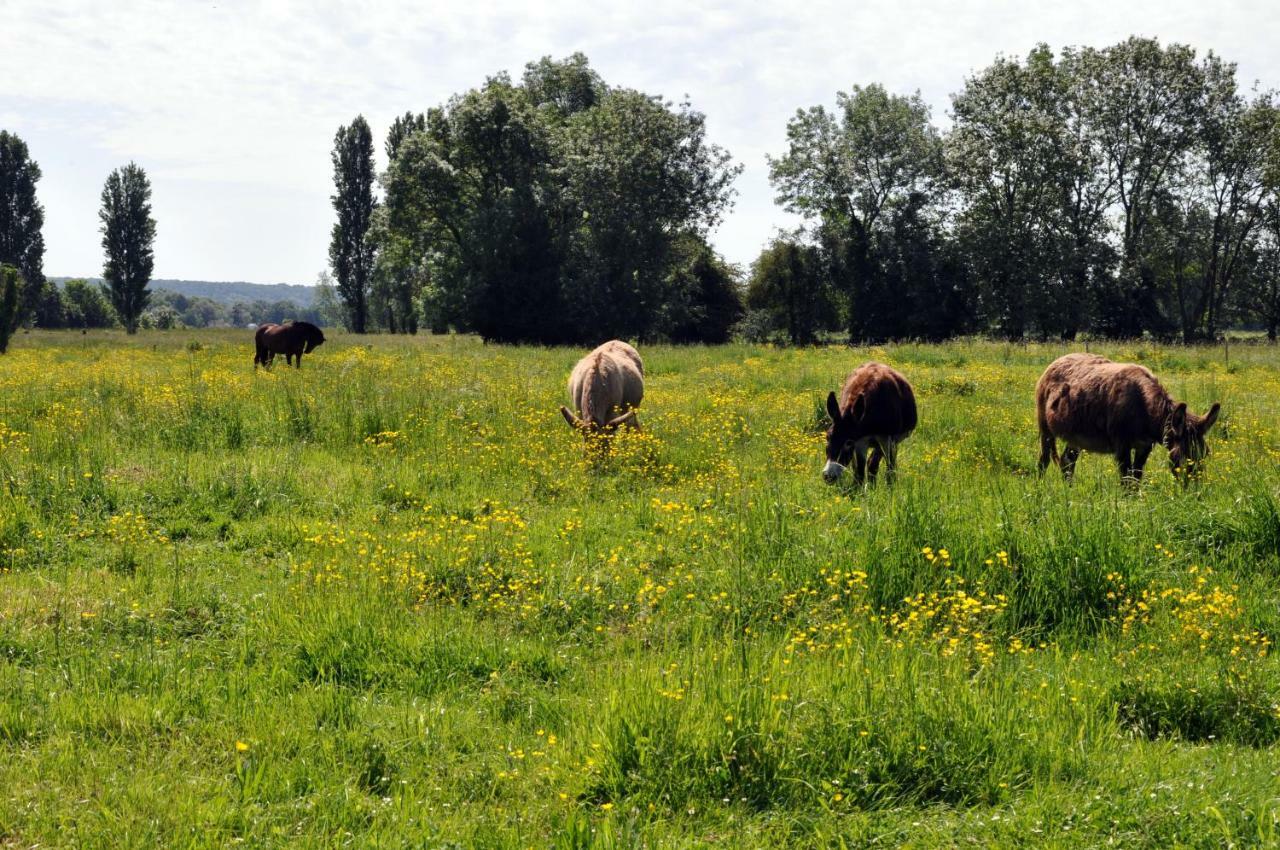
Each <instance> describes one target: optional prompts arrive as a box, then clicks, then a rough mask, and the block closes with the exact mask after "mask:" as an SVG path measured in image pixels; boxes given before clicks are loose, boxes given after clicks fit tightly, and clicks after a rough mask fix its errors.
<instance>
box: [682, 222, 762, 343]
mask: <svg viewBox="0 0 1280 850" xmlns="http://www.w3.org/2000/svg"><path fill="white" fill-rule="evenodd" d="M672 253H673V255H674V258H673V260H672V262H671V265H670V271H669V272H668V275H669V276H670V279H669V280H668V282H667V286H666V289H667V291H668V292H670V293H672V296H673V297H672V298H671V300H670V301H668V302H667V305H666V313H667V314H666V315H665V316H663V318H662V326H663V327H664V328H666V329H667V331H666V334H667V336H668V337H669V338H670V339H671V341H672V342H677V343H704V344H719V343H723V342H728V341H729V336H730V334H731V333H732V330H733V327H734V325H736V324H737V323H738V322H739V321H741V319H742V316H743V313H744V312H745V309H744V307H743V297H744V294H743V291H742V283H741V281H740V277H741V272H740V271H739V270H738V268H737V267H736V266H732V265H730V264H728V263H726V262H725V261H724V259H723V258H722V257H720V256H719V255H718V254H717V253H716V252H715V251H714V250H713V249H712V248H711V246H710V245H708V244H707V242H706V240H705V239H703V238H701V237H699V236H696V235H693V234H685V235H684V237H683V238H681V239H680V240H679V241H678V242H677V243H676V245H675V247H674V249H673V252H672Z"/></svg>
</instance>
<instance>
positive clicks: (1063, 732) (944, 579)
mask: <svg viewBox="0 0 1280 850" xmlns="http://www.w3.org/2000/svg"><path fill="white" fill-rule="evenodd" d="M1095 348H1096V346H1095ZM1064 351H1065V349H1063V348H1061V347H1058V346H1039V345H1028V346H1019V345H1014V346H1009V345H1004V344H994V343H985V342H980V341H958V342H955V343H952V344H948V345H942V346H923V345H904V346H894V347H886V348H883V349H874V350H861V351H859V350H849V349H846V348H839V347H833V348H823V349H809V350H779V349H772V348H758V347H748V346H726V347H723V348H713V349H707V348H688V349H682V348H668V347H650V348H648V349H646V350H644V351H642V354H643V355H644V357H645V360H646V368H647V374H648V379H647V387H646V399H645V404H644V407H643V409H642V410H641V413H640V420H641V424H642V430H640V431H639V432H636V433H630V432H628V433H624V434H621V435H619V437H618V438H617V439H615V440H613V441H612V443H611V444H610V445H609V446H607V447H604V446H591V445H584V443H583V440H582V439H581V438H580V437H579V436H578V435H576V434H574V433H573V432H571V431H570V430H569V429H568V428H566V427H565V426H564V423H563V421H562V420H561V419H560V417H559V415H558V413H557V410H556V406H557V405H558V404H559V403H561V401H562V398H561V396H562V395H563V394H564V386H563V385H564V380H565V378H566V376H567V373H568V370H569V368H570V367H571V366H572V364H573V362H574V361H575V359H576V358H577V356H578V355H579V352H576V351H570V350H563V349H531V348H504V347H487V346H483V345H481V344H479V343H478V342H477V341H475V340H471V339H467V338H457V337H443V338H431V337H421V338H413V339H390V338H382V337H370V338H355V337H343V336H341V335H335V338H334V339H332V340H331V341H330V343H329V344H327V345H326V346H324V347H323V348H322V349H320V350H319V351H317V352H316V354H315V356H313V357H311V358H308V360H307V362H306V364H305V365H304V366H303V368H302V369H301V370H289V369H286V368H283V367H282V366H281V367H278V368H276V369H275V370H274V371H270V372H268V371H265V370H258V371H254V369H253V368H252V365H251V359H252V350H251V345H250V340H249V339H248V337H247V336H245V335H244V334H242V333H239V332H234V333H233V332H212V331H206V332H185V331H174V332H155V333H150V334H142V335H140V336H138V337H137V338H134V339H126V338H124V337H123V336H120V335H116V334H110V333H102V334H97V335H88V336H81V335H79V334H74V335H72V334H65V335H64V334H30V335H22V336H19V337H18V338H17V339H16V340H15V342H14V345H13V346H12V348H11V350H10V352H9V353H8V354H7V355H5V357H4V358H3V359H0V570H3V572H0V751H2V752H3V758H0V786H2V787H3V788H4V789H5V792H4V793H3V794H0V842H5V843H7V844H9V845H13V846H31V845H73V844H74V845H89V846H112V847H117V846H155V845H166V846H169V845H184V846H225V845H226V844H229V843H232V842H238V841H242V842H244V843H246V844H250V845H252V846H264V845H267V846H271V845H277V844H286V843H302V844H306V845H315V846H329V845H335V846H336V845H343V846H347V845H352V844H355V845H373V846H406V847H410V846H411V847H421V846H484V847H525V846H531V845H532V846H557V847H623V846H655V847H658V846H670V847H684V846H691V845H700V844H725V843H728V844H732V845H735V846H760V845H779V844H781V845H783V846H815V847H816V846H823V847H825V846H841V845H843V846H860V845H866V844H873V843H880V844H894V845H898V844H906V845H914V846H935V845H943V846H952V845H956V844H959V843H962V842H964V841H975V842H977V843H980V844H984V845H1001V844H1035V843H1043V844H1052V845H1056V846H1070V845H1082V846H1091V845H1095V844H1101V843H1104V842H1107V841H1112V842H1115V843H1120V844H1122V845H1124V846H1150V847H1165V846H1171V845H1184V846H1222V845H1224V844H1231V843H1233V844H1235V845H1236V846H1245V845H1256V846H1266V845H1269V844H1273V843H1275V841H1276V840H1277V818H1278V817H1280V815H1278V814H1277V806H1276V803H1275V787H1276V786H1275V777H1274V768H1273V763H1274V756H1275V753H1274V751H1273V749H1274V747H1275V745H1276V740H1277V737H1280V733H1278V732H1277V730H1280V708H1277V706H1278V705H1280V678H1277V669H1276V665H1275V662H1274V660H1273V657H1272V649H1273V644H1274V641H1275V639H1276V635H1277V632H1280V612H1278V611H1277V609H1276V607H1275V598H1276V595H1277V589H1278V585H1277V573H1278V570H1280V510H1278V509H1277V505H1280V475H1278V474H1277V469H1276V462H1277V460H1278V459H1280V439H1278V437H1280V426H1278V425H1277V424H1276V423H1277V421H1278V420H1277V414H1278V413H1280V377H1277V374H1278V373H1277V371H1276V366H1277V357H1276V353H1275V350H1274V349H1270V348H1266V347H1261V346H1259V347H1256V348H1250V347H1235V348H1233V349H1232V351H1231V361H1230V364H1227V363H1225V362H1224V360H1223V352H1222V350H1221V349H1211V348H1206V349H1195V348H1192V349H1186V348H1178V349H1165V348H1159V347H1153V346H1150V345H1143V346H1116V347H1114V348H1112V349H1109V350H1107V351H1105V352H1104V353H1107V354H1109V355H1111V356H1114V357H1117V358H1123V359H1127V360H1140V361H1143V362H1146V363H1147V364H1148V365H1151V366H1152V368H1154V369H1156V371H1157V372H1158V374H1159V375H1160V377H1161V379H1162V380H1163V381H1164V383H1165V384H1166V386H1167V387H1169V388H1170V390H1171V391H1173V392H1174V393H1175V394H1176V395H1177V396H1179V397H1180V398H1185V399H1186V400H1187V401H1189V402H1190V404H1191V406H1192V408H1193V409H1197V410H1203V409H1205V408H1207V407H1208V405H1209V403H1210V402H1211V401H1215V400H1220V401H1222V402H1223V403H1224V415H1223V420H1222V422H1221V423H1220V425H1219V426H1218V427H1217V428H1216V429H1215V431H1214V433H1212V434H1211V435H1210V444H1211V447H1212V451H1213V453H1212V455H1211V457H1210V459H1209V468H1208V472H1207V475H1206V478H1205V480H1204V481H1203V482H1201V483H1200V484H1199V485H1197V486H1195V487H1193V488H1192V489H1190V490H1186V491H1184V490H1183V489H1182V488H1180V487H1179V486H1177V485H1176V483H1175V482H1174V481H1173V479H1172V477H1171V476H1170V475H1169V474H1168V472H1167V470H1166V469H1165V468H1164V457H1163V452H1162V451H1161V450H1159V449H1157V451H1156V452H1155V453H1154V454H1153V456H1152V460H1151V464H1150V466H1149V468H1148V473H1149V474H1148V477H1147V480H1146V481H1145V482H1144V484H1143V486H1142V487H1141V489H1140V490H1139V491H1137V492H1132V491H1129V490H1127V489H1124V488H1122V487H1120V486H1119V484H1118V481H1117V480H1116V473H1115V471H1114V468H1113V465H1112V463H1111V461H1110V459H1108V458H1096V457H1088V456H1086V458H1085V460H1084V461H1083V462H1082V463H1081V467H1080V469H1079V472H1078V475H1077V480H1076V482H1075V483H1074V484H1073V485H1071V486H1068V485H1066V484H1064V483H1063V482H1062V481H1061V480H1060V478H1059V477H1058V476H1056V475H1049V476H1046V477H1045V478H1043V479H1041V478H1039V477H1037V476H1036V474H1035V466H1034V464H1035V458H1036V454H1037V452H1038V446H1037V444H1036V435H1035V429H1034V425H1033V412H1034V411H1033V409H1032V389H1033V387H1034V384H1035V380H1036V378H1037V376H1038V375H1039V372H1040V371H1041V370H1042V369H1043V367H1044V366H1045V365H1046V364H1047V363H1048V362H1049V361H1050V360H1052V359H1053V358H1054V357H1056V356H1057V355H1059V354H1061V353H1064ZM871 358H875V359H879V360H883V361H885V362H888V363H890V364H891V365H894V366H895V367H897V368H899V369H901V370H902V371H903V372H904V373H905V374H906V375H907V376H908V378H909V379H910V380H911V381H912V382H913V383H914V385H915V387H916V389H917V392H918V395H919V399H920V413H921V424H920V427H919V429H918V431H917V432H916V434H915V435H913V436H912V437H911V439H910V440H908V441H907V443H906V444H905V445H904V446H903V448H902V451H901V458H900V459H901V474H900V476H899V479H898V481H897V482H896V484H895V485H894V486H892V487H884V486H882V487H871V488H866V489H858V488H854V487H852V486H851V485H849V484H847V483H846V484H845V485H842V486H838V487H826V486H824V485H823V484H822V483H821V481H820V479H819V475H818V471H819V469H820V466H821V451H822V435H821V429H822V426H823V422H822V413H821V411H822V399H823V398H824V397H825V395H826V393H827V391H828V390H830V389H834V388H836V387H837V386H838V384H839V382H840V380H841V378H842V377H843V376H844V374H846V373H847V372H848V371H849V370H850V369H851V368H853V367H854V366H856V365H858V364H859V363H861V362H863V361H865V360H867V359H871Z"/></svg>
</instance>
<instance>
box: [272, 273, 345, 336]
mask: <svg viewBox="0 0 1280 850" xmlns="http://www.w3.org/2000/svg"><path fill="white" fill-rule="evenodd" d="M314 309H315V311H316V318H317V321H318V322H319V323H320V324H321V325H324V326H326V327H346V325H345V324H344V322H345V320H346V311H345V310H344V309H343V306H342V300H341V299H340V298H338V289H337V287H336V286H334V284H333V276H332V275H330V274H329V273H328V272H327V271H322V272H320V274H319V275H317V276H316V297H315V304H314ZM250 321H253V320H252V319H251V320H250Z"/></svg>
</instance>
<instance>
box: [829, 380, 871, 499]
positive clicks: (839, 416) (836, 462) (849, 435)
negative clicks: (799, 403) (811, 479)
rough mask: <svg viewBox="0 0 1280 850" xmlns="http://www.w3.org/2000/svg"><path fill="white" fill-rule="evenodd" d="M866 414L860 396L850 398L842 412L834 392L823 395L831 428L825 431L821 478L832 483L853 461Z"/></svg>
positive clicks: (863, 399) (865, 406)
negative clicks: (825, 438) (855, 446)
mask: <svg viewBox="0 0 1280 850" xmlns="http://www.w3.org/2000/svg"><path fill="white" fill-rule="evenodd" d="M866 414H867V400H866V397H865V396H863V394H862V393H858V395H857V396H855V397H854V399H853V401H852V403H850V405H849V406H848V407H847V408H845V409H844V410H841V409H840V402H839V401H838V400H837V399H836V394H835V393H828V394H827V415H828V416H830V417H831V427H829V428H827V465H826V466H824V467H823V468H822V479H823V480H824V481H826V482H827V483H828V484H834V483H836V481H838V480H839V479H840V476H841V475H842V474H843V473H844V469H845V467H846V466H848V465H849V461H850V460H852V459H853V451H854V443H856V442H857V441H858V440H860V439H862V438H863V437H865V436H866V433H865V431H864V429H863V420H864V418H865V417H866Z"/></svg>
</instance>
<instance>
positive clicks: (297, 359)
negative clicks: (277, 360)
mask: <svg viewBox="0 0 1280 850" xmlns="http://www.w3.org/2000/svg"><path fill="white" fill-rule="evenodd" d="M293 368H295V369H301V368H302V352H301V351H299V352H298V353H297V354H295V355H293Z"/></svg>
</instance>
